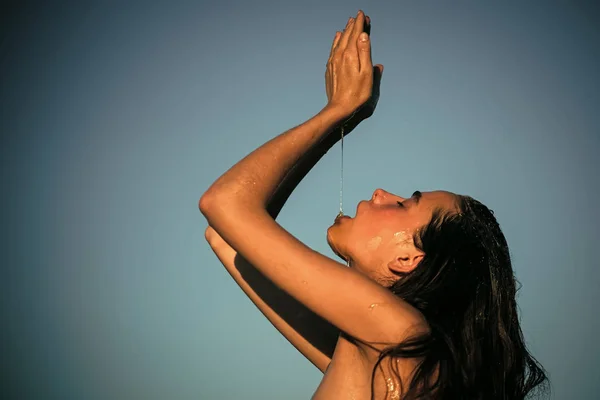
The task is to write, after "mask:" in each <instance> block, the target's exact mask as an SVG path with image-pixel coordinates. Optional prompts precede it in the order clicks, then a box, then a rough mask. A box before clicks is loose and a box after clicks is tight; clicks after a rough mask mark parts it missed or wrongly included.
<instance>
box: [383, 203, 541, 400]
mask: <svg viewBox="0 0 600 400" xmlns="http://www.w3.org/2000/svg"><path fill="white" fill-rule="evenodd" d="M457 206H458V212H448V211H443V210H436V211H434V212H433V215H432V219H431V221H430V222H429V223H428V224H427V225H426V226H424V227H423V228H422V229H420V230H419V231H418V234H416V235H415V246H416V247H417V248H418V249H419V250H421V251H423V253H424V254H425V255H424V257H423V259H422V260H421V262H420V263H419V264H418V266H417V267H416V268H415V269H413V270H412V271H410V272H408V273H406V274H404V275H403V276H402V278H401V279H399V280H398V281H397V282H395V283H394V284H393V285H392V286H391V287H390V288H389V289H390V290H391V291H392V292H393V293H394V294H396V295H397V296H399V297H401V298H402V299H403V300H405V301H406V302H407V303H409V304H410V305H412V306H413V307H415V308H416V309H418V310H419V311H420V312H421V313H422V314H423V315H424V316H425V318H426V320H427V322H428V324H429V328H430V329H429V333H427V334H425V335H420V336H416V337H412V338H409V339H407V340H405V341H403V342H402V343H400V344H398V345H394V346H392V347H389V348H387V349H386V350H384V351H383V352H382V353H381V355H380V357H379V360H378V361H377V363H376V365H375V368H374V370H373V376H372V377H373V379H372V382H374V381H375V380H374V377H375V371H376V369H377V368H378V367H379V366H380V364H381V362H382V361H383V360H384V359H386V358H389V359H394V358H413V359H417V360H420V361H419V363H418V365H417V367H416V369H415V371H414V373H413V377H412V379H411V380H410V382H404V384H402V385H401V391H402V398H407V399H423V398H426V399H429V398H441V399H455V400H459V399H486V400H492V399H511V400H517V399H524V398H526V396H528V395H532V394H543V393H546V392H547V390H549V389H548V387H547V385H548V379H547V377H546V373H545V372H544V369H543V367H542V366H541V365H540V364H539V363H538V362H537V361H536V359H535V358H534V357H533V356H532V355H531V354H530V353H529V351H528V350H527V348H526V346H525V342H524V338H523V333H522V331H521V327H520V324H519V319H518V314H517V303H516V298H515V296H516V292H517V281H516V279H515V276H514V273H513V268H512V264H511V260H510V254H509V250H508V245H507V242H506V239H505V237H504V234H503V233H502V231H501V229H500V226H499V224H498V222H497V221H496V218H495V217H494V213H493V211H491V210H490V209H488V208H487V207H486V206H485V205H483V204H482V203H480V202H479V201H477V200H475V199H473V198H471V197H468V196H458V201H457ZM391 365H392V366H393V365H395V363H392V364H391ZM436 368H439V370H438V374H437V377H436ZM393 372H394V373H395V374H396V375H398V381H399V382H401V381H400V379H399V374H398V370H397V369H396V370H395V371H394V370H393ZM434 378H437V379H434ZM372 385H374V383H373V384H372ZM372 389H373V387H372ZM371 393H373V390H371Z"/></svg>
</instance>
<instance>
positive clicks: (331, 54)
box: [327, 31, 342, 63]
mask: <svg viewBox="0 0 600 400" xmlns="http://www.w3.org/2000/svg"><path fill="white" fill-rule="evenodd" d="M341 36H342V34H341V33H340V32H339V31H338V32H336V33H335V37H334V38H333V43H332V44H331V51H330V52H329V59H328V60H327V62H328V63H329V62H330V61H331V59H332V58H333V53H335V48H336V47H337V44H338V43H339V41H340V37H341Z"/></svg>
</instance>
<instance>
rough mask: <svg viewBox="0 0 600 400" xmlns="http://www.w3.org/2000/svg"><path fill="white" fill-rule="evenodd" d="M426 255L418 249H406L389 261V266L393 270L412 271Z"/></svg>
mask: <svg viewBox="0 0 600 400" xmlns="http://www.w3.org/2000/svg"><path fill="white" fill-rule="evenodd" d="M424 255H425V254H423V253H422V252H421V251H419V250H417V249H412V250H408V251H407V250H404V251H403V252H402V253H401V254H399V255H398V256H396V257H395V258H394V259H393V260H392V261H390V262H389V263H388V268H389V269H390V270H391V271H392V272H410V271H412V270H413V269H415V267H416V266H417V265H418V264H419V262H420V261H421V260H422V259H423V256H424Z"/></svg>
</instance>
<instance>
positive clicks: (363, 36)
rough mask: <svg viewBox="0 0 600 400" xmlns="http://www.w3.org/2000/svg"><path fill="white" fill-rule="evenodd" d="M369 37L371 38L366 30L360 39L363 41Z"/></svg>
mask: <svg viewBox="0 0 600 400" xmlns="http://www.w3.org/2000/svg"><path fill="white" fill-rule="evenodd" d="M367 39H369V35H367V34H366V33H365V32H363V33H361V34H360V41H361V42H366V41H367Z"/></svg>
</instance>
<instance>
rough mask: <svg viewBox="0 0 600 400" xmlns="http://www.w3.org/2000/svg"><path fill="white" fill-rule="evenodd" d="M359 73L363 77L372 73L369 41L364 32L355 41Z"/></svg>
mask: <svg viewBox="0 0 600 400" xmlns="http://www.w3.org/2000/svg"><path fill="white" fill-rule="evenodd" d="M357 47H358V62H359V63H360V66H359V71H360V72H361V73H364V74H365V75H370V74H372V73H373V63H372V61H371V40H370V38H369V35H367V34H366V33H365V32H363V33H361V34H360V37H359V38H358V41H357Z"/></svg>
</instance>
